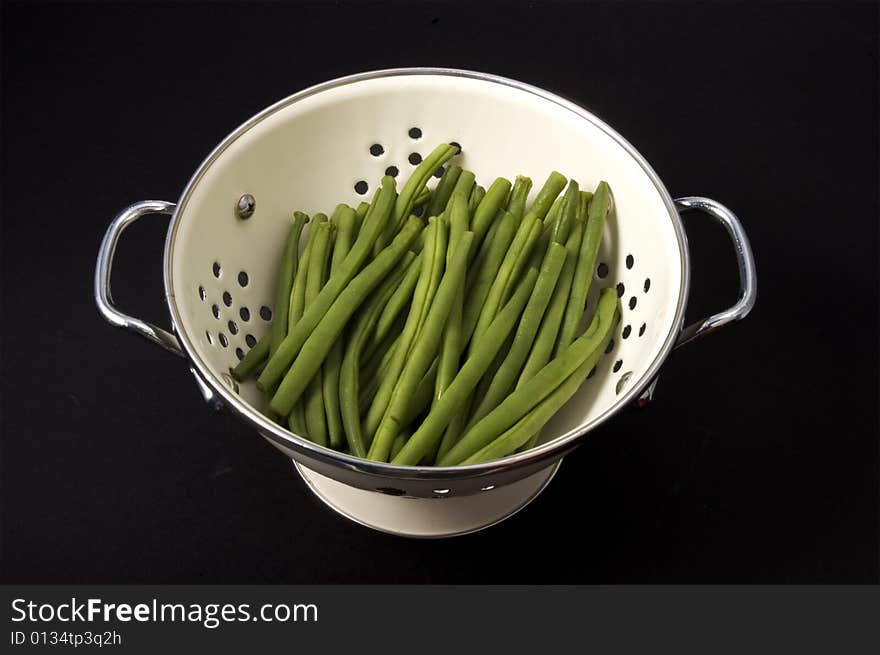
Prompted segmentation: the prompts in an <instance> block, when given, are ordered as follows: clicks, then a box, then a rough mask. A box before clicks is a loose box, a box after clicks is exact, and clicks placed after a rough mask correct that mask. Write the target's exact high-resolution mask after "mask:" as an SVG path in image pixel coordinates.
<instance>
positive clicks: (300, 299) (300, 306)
mask: <svg viewBox="0 0 880 655" xmlns="http://www.w3.org/2000/svg"><path fill="white" fill-rule="evenodd" d="M326 220H327V214H315V217H314V218H313V219H312V221H311V223H310V224H309V232H308V234H307V235H306V245H305V248H303V252H302V255H301V256H300V261H301V262H303V265H302V266H298V267H297V270H296V276H295V277H294V280H293V285H292V287H291V289H290V306H289V307H288V311H287V332H288V333H289V332H290V331H291V330H292V329H293V328H294V326H295V325H296V324H297V323H298V322H299V320H300V319H301V318H302V315H303V312H304V311H305V307H306V278H307V277H308V272H309V270H308V266H307V263H308V261H309V258H310V257H311V253H312V243H313V242H314V240H315V236H317V234H318V226H319V225H320V224H321V223H324V222H325V221H326ZM286 336H287V335H285V338H286ZM281 342H282V343H283V342H284V339H282V340H281ZM278 347H281V344H280V343H279V344H278ZM270 350H271V348H270ZM275 350H278V348H276V349H275ZM272 355H274V353H270V355H269V359H270V360H271V358H272ZM257 386H259V384H258V385H257Z"/></svg>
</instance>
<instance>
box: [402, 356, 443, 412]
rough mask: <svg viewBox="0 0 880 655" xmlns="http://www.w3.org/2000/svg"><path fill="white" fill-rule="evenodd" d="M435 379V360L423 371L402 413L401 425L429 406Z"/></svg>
mask: <svg viewBox="0 0 880 655" xmlns="http://www.w3.org/2000/svg"><path fill="white" fill-rule="evenodd" d="M436 380H437V360H434V362H433V363H432V364H431V368H429V369H428V372H427V373H425V375H424V377H423V378H422V379H421V381H420V382H419V384H418V386H417V387H416V389H415V391H414V392H413V395H412V399H411V400H410V402H409V404H408V405H407V409H406V412H405V413H404V415H403V420H402V421H401V424H402V425H408V424H409V423H410V422H411V421H412V420H413V419H414V418H415V417H416V416H418V415H419V414H421V413H422V412H424V411H425V410H426V409H428V408H429V407H430V406H431V400H432V399H433V398H434V386H435V384H436Z"/></svg>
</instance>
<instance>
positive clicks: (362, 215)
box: [354, 202, 370, 223]
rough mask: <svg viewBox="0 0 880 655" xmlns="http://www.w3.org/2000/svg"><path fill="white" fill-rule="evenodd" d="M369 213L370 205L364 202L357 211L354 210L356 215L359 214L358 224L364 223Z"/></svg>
mask: <svg viewBox="0 0 880 655" xmlns="http://www.w3.org/2000/svg"><path fill="white" fill-rule="evenodd" d="M368 211H370V203H368V202H362V203H361V204H359V205H358V206H357V209H355V210H354V213H355V214H357V218H358V223H363V221H364V218H366V216H367V212H368Z"/></svg>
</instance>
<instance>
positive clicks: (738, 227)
mask: <svg viewBox="0 0 880 655" xmlns="http://www.w3.org/2000/svg"><path fill="white" fill-rule="evenodd" d="M675 206H676V207H678V211H679V213H684V212H687V211H700V212H703V213H704V214H706V215H708V216H709V217H710V218H713V219H715V220H716V221H717V222H719V223H721V225H723V226H724V229H725V230H726V231H727V235H728V236H729V237H730V240H731V241H732V242H733V248H734V251H735V253H736V261H737V265H738V267H739V288H740V299H739V300H738V301H737V303H736V304H735V305H733V307H730V308H729V309H725V310H724V311H722V312H718V313H717V314H713V315H712V316H710V317H709V318H704V319H703V320H700V321H697V322H695V323H691V324H690V325H688V326H687V327H686V328H684V329H683V330H682V331H681V333H680V334H679V336H678V341H677V342H676V344H675V347H676V348H678V347H679V346H683V345H684V344H686V343H689V342H691V341H693V340H694V339H696V338H697V337H700V336H702V335H704V334H709V333H710V332H714V331H715V330H717V329H718V328H720V327H722V326H724V325H727V324H728V323H733V322H734V321H740V320H742V319H744V318H745V317H746V316H747V315H748V313H749V312H750V311H752V307H754V306H755V299H756V298H757V295H758V278H757V273H756V272H755V258H754V256H753V255H752V247H751V246H750V245H749V238H748V237H747V236H746V232H745V230H744V229H743V226H742V224H741V223H740V222H739V219H738V218H737V217H736V214H734V213H733V212H732V211H730V210H729V209H728V208H727V207H725V206H724V205H722V204H721V203H720V202H716V201H714V200H712V199H710V198H701V197H699V196H688V197H686V198H678V199H676V201H675Z"/></svg>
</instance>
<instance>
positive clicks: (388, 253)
mask: <svg viewBox="0 0 880 655" xmlns="http://www.w3.org/2000/svg"><path fill="white" fill-rule="evenodd" d="M421 229H422V223H421V221H419V220H418V219H417V218H412V219H410V220H409V221H407V224H406V225H405V226H404V229H403V230H401V232H400V233H399V234H398V235H397V236H396V237H395V238H394V241H392V242H391V244H390V245H389V246H388V247H386V248H385V249H383V250H382V252H380V253H379V254H378V255H377V256H376V258H375V259H373V261H371V262H370V263H369V264H368V265H367V266H366V267H364V269H363V270H362V271H361V272H360V273H358V274H357V275H356V276H355V277H354V279H352V280H351V282H350V283H349V284H348V285H347V286H346V287H345V289H344V290H343V291H342V293H340V294H339V296H338V297H337V298H336V300H335V301H334V302H333V304H332V306H331V307H330V309H329V310H328V311H327V312H326V313H325V314H324V316H323V317H322V318H321V320H320V321H319V322H318V324H317V325H316V326H315V328H314V330H312V332H311V333H310V334H309V336H308V338H307V339H306V340H305V343H304V344H303V346H302V349H301V350H300V352H299V354H298V355H297V357H296V359H295V360H294V361H293V364H291V366H290V369H288V371H287V374H286V375H285V376H284V379H283V380H282V382H281V385H280V386H279V387H278V391H277V392H276V393H275V395H274V396H273V398H272V403H271V407H272V409H273V410H274V411H276V412H278V413H279V414H281V415H282V416H284V415H286V414H287V413H288V412H289V411H290V408H291V407H293V405H294V403H296V401H297V400H298V399H299V397H300V396H301V395H302V392H303V390H304V387H305V385H306V384H308V382H309V380H311V379H312V377H314V375H315V373H316V372H317V370H318V369H319V368H320V367H321V364H322V362H323V361H324V358H325V357H326V356H327V352H328V351H329V350H330V347H331V346H332V345H333V342H334V341H335V340H336V338H337V337H338V336H339V333H340V332H341V331H342V329H343V328H344V327H345V325H346V323H347V322H348V320H349V319H350V318H351V316H352V315H353V314H354V313H355V311H357V309H358V307H359V306H360V305H361V304H362V303H363V302H364V300H365V299H366V298H367V296H368V295H369V294H370V292H371V291H372V290H373V289H375V288H376V287H377V286H378V285H379V283H380V282H381V281H382V279H383V278H384V277H385V276H386V275H387V274H388V272H389V271H391V269H392V268H394V266H395V265H396V264H397V262H398V261H400V259H401V258H402V257H403V256H404V254H405V253H406V251H407V250H408V249H409V246H410V244H411V243H412V242H413V241H414V240H415V238H416V236H417V235H418V233H419V231H420V230H421ZM356 247H357V243H355V246H354V247H353V248H352V250H351V252H349V254H348V257H346V258H345V261H346V262H347V261H348V259H349V258H350V257H351V253H352V252H354V248H356ZM332 279H335V276H334V278H331V282H332ZM329 284H330V283H329V282H328V285H329ZM324 288H325V289H326V288H327V287H324ZM316 302H317V301H316Z"/></svg>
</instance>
